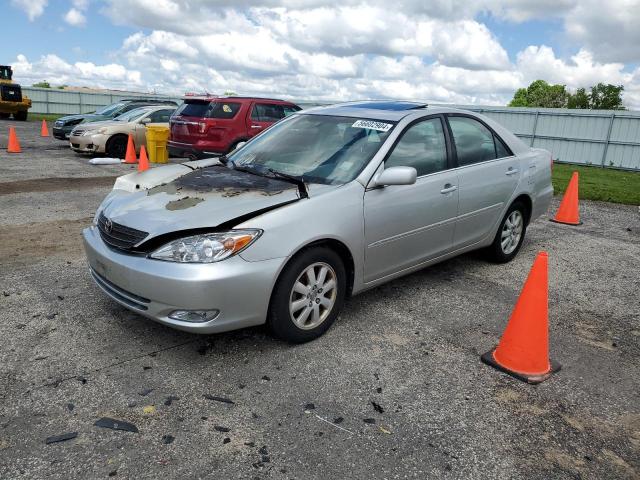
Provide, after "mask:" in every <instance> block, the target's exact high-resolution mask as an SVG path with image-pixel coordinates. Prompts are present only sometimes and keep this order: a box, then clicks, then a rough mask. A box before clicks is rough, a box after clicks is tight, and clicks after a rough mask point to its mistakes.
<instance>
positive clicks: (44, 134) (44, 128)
mask: <svg viewBox="0 0 640 480" xmlns="http://www.w3.org/2000/svg"><path fill="white" fill-rule="evenodd" d="M40 136H41V137H48V136H49V129H48V128H47V121H46V120H45V119H44V118H43V119H42V127H40Z"/></svg>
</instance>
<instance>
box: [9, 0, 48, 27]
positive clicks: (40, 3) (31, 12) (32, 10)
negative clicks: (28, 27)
mask: <svg viewBox="0 0 640 480" xmlns="http://www.w3.org/2000/svg"><path fill="white" fill-rule="evenodd" d="M48 3H49V1H48V0H11V4H12V5H13V6H14V7H17V8H19V9H20V10H22V11H24V13H26V14H27V17H29V20H30V21H32V22H33V21H34V20H35V19H36V18H37V17H39V16H40V15H42V14H43V13H44V9H45V7H46V6H47V4H48Z"/></svg>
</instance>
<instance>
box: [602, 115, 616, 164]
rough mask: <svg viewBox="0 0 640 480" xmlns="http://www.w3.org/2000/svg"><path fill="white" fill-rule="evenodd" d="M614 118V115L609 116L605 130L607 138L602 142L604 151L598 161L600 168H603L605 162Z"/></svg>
mask: <svg viewBox="0 0 640 480" xmlns="http://www.w3.org/2000/svg"><path fill="white" fill-rule="evenodd" d="M615 118H616V114H615V113H612V114H611V119H610V120H609V129H608V130H607V138H606V139H605V141H604V149H603V150H602V160H601V161H600V166H601V167H602V168H604V167H605V165H604V162H605V161H606V160H607V150H609V142H610V141H611V130H612V128H613V121H614V119H615Z"/></svg>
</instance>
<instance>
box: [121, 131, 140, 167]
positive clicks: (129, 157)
mask: <svg viewBox="0 0 640 480" xmlns="http://www.w3.org/2000/svg"><path fill="white" fill-rule="evenodd" d="M137 161H138V160H137V159H136V147H134V145H133V135H131V134H129V140H128V141H127V153H126V154H125V156H124V163H136V162H137Z"/></svg>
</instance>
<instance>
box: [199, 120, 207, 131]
mask: <svg viewBox="0 0 640 480" xmlns="http://www.w3.org/2000/svg"><path fill="white" fill-rule="evenodd" d="M198 131H199V132H200V133H204V132H206V131H207V124H206V123H204V122H198Z"/></svg>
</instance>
